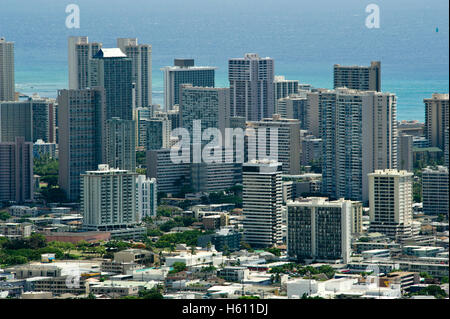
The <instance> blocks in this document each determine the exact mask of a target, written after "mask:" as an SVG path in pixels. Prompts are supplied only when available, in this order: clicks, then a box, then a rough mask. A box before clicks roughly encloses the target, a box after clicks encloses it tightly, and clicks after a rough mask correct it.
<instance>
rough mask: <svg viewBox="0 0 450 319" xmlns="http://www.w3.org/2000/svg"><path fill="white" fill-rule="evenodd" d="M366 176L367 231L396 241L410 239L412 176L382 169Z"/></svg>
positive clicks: (405, 172) (394, 170) (404, 172)
mask: <svg viewBox="0 0 450 319" xmlns="http://www.w3.org/2000/svg"><path fill="white" fill-rule="evenodd" d="M368 176H369V204H370V228H369V230H370V231H371V232H380V233H382V234H385V235H387V236H388V237H390V238H393V239H396V240H402V239H404V238H408V237H409V236H411V224H412V176H413V174H412V173H410V172H407V171H399V170H396V169H385V170H376V171H375V172H373V173H370V174H368Z"/></svg>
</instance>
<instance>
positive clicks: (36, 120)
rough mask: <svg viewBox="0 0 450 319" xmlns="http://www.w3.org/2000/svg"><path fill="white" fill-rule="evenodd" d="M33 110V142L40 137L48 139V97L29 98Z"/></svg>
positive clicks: (49, 121)
mask: <svg viewBox="0 0 450 319" xmlns="http://www.w3.org/2000/svg"><path fill="white" fill-rule="evenodd" d="M30 103H31V105H32V111H33V142H35V141H37V140H39V139H41V140H43V141H46V142H47V141H48V140H49V137H50V125H51V119H50V105H49V104H51V103H53V102H52V101H51V100H48V99H38V98H33V99H30Z"/></svg>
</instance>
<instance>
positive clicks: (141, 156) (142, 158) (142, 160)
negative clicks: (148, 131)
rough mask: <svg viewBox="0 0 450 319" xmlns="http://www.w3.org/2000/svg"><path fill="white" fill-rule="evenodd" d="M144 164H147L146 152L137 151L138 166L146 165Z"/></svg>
mask: <svg viewBox="0 0 450 319" xmlns="http://www.w3.org/2000/svg"><path fill="white" fill-rule="evenodd" d="M144 164H145V151H137V152H136V165H144Z"/></svg>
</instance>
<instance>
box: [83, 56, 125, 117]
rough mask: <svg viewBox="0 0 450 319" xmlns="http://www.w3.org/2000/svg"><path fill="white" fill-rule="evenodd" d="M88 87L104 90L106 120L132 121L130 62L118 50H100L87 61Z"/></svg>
mask: <svg viewBox="0 0 450 319" xmlns="http://www.w3.org/2000/svg"><path fill="white" fill-rule="evenodd" d="M89 87H91V88H92V87H103V88H104V90H105V97H106V113H105V116H106V119H110V118H113V117H119V118H121V119H123V120H132V119H133V82H132V60H131V58H127V56H126V55H125V53H123V52H122V51H121V50H120V49H118V48H112V49H100V50H99V51H98V52H97V53H96V54H95V55H94V57H93V58H92V59H91V60H89Z"/></svg>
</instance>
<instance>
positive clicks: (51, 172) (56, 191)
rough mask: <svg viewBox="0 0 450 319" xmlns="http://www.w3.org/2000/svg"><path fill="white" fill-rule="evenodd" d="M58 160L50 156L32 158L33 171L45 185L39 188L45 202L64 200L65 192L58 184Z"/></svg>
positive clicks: (65, 199) (65, 198)
mask: <svg viewBox="0 0 450 319" xmlns="http://www.w3.org/2000/svg"><path fill="white" fill-rule="evenodd" d="M58 167H59V165H58V160H57V159H53V158H50V157H41V158H40V159H37V158H35V159H34V168H33V169H34V173H35V174H37V175H39V176H40V177H41V181H42V182H44V183H47V186H45V187H42V188H41V189H40V193H41V195H42V197H43V198H44V200H45V201H47V202H66V201H67V197H66V194H65V192H64V191H63V190H62V189H61V188H59V186H58Z"/></svg>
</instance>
